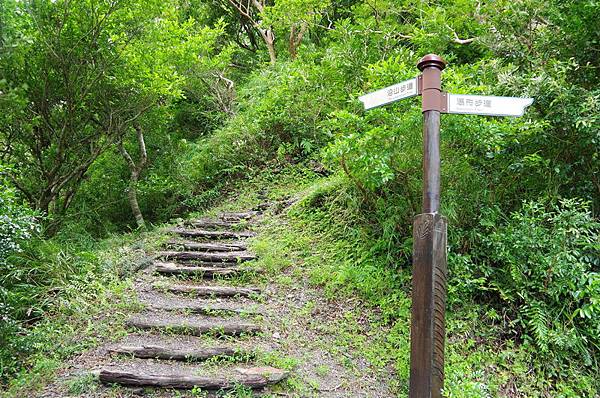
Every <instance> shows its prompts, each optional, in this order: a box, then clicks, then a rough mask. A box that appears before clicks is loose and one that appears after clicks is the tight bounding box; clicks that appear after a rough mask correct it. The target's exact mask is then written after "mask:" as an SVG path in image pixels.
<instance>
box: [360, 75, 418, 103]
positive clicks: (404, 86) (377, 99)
mask: <svg viewBox="0 0 600 398" xmlns="http://www.w3.org/2000/svg"><path fill="white" fill-rule="evenodd" d="M417 94H418V89H417V79H416V78H414V79H410V80H406V81H403V82H401V83H397V84H394V85H393V86H389V87H386V88H382V89H381V90H377V91H373V92H372V93H369V94H365V95H363V96H361V97H358V99H359V100H360V101H361V102H362V103H363V104H364V105H365V109H371V108H376V107H378V106H381V105H385V104H389V103H390V102H395V101H398V100H401V99H404V98H409V97H414V96H416V95H417Z"/></svg>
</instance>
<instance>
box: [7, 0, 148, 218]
mask: <svg viewBox="0 0 600 398" xmlns="http://www.w3.org/2000/svg"><path fill="white" fill-rule="evenodd" d="M14 8H15V9H16V10H17V11H18V12H19V13H20V15H21V18H20V21H21V24H22V25H21V27H20V28H21V30H22V32H23V33H22V37H23V38H22V40H21V42H20V43H19V44H20V45H19V46H12V47H11V48H10V50H9V51H7V53H6V54H3V56H2V58H1V59H0V71H1V72H2V76H3V78H4V79H5V81H6V85H7V93H9V94H10V98H8V97H7V94H6V95H5V96H4V97H5V99H8V100H7V102H8V105H9V112H11V115H12V116H11V118H10V119H6V118H5V119H4V120H2V121H3V122H4V125H3V126H2V129H0V142H1V143H2V145H3V148H2V149H3V152H2V156H3V160H4V161H7V162H9V163H12V164H15V165H16V166H18V167H19V171H18V173H17V172H11V173H9V176H10V178H11V180H12V182H13V183H14V185H15V186H16V187H17V188H18V189H19V190H20V191H21V192H22V193H23V194H24V196H25V197H26V198H27V199H28V200H29V201H30V202H31V204H32V205H33V207H34V208H35V209H37V210H40V211H41V212H43V213H46V214H53V215H55V216H58V218H59V217H60V216H61V215H63V214H64V213H65V212H66V210H67V209H68V207H69V206H70V204H71V202H72V200H73V198H74V196H75V194H76V192H77V189H78V187H79V185H80V183H81V181H82V180H83V179H84V178H85V173H86V171H87V170H88V168H89V167H90V165H91V164H92V163H93V162H94V160H95V159H96V158H97V157H98V156H99V155H100V154H102V153H103V152H104V151H106V150H107V149H108V148H110V147H111V146H112V145H114V144H115V143H116V142H118V141H119V139H120V138H121V137H122V135H123V134H124V132H125V131H126V130H127V128H128V126H130V125H131V124H132V123H134V122H135V121H136V120H137V119H138V118H139V117H140V116H141V115H143V114H144V112H146V111H147V110H148V109H150V108H151V107H152V105H153V103H154V101H153V99H152V98H151V97H152V95H150V94H148V93H140V92H135V88H132V87H127V86H125V85H123V84H121V81H120V79H121V76H122V75H123V71H125V70H127V65H126V63H125V62H124V59H123V57H122V55H123V53H124V50H125V49H127V47H128V46H130V45H131V43H133V42H135V41H136V40H137V39H138V38H139V37H140V36H141V34H142V32H143V31H144V25H146V24H147V23H148V22H149V21H151V20H152V19H153V18H155V17H156V16H157V15H159V11H160V2H158V1H155V2H140V1H136V0H111V1H105V2H95V1H91V0H90V1H76V2H75V1H70V0H57V1H49V0H44V1H33V0H32V1H26V2H18V3H15V6H14Z"/></svg>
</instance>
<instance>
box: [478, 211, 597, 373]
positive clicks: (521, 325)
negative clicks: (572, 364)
mask: <svg viewBox="0 0 600 398" xmlns="http://www.w3.org/2000/svg"><path fill="white" fill-rule="evenodd" d="M488 221H489V220H488ZM498 221H499V220H494V221H493V222H487V223H486V225H487V227H486V228H484V231H483V232H481V233H480V234H479V240H480V242H481V245H482V249H483V255H482V256H481V257H480V259H479V260H480V262H481V265H482V266H483V273H484V275H485V278H486V280H487V286H488V288H489V289H491V290H492V291H494V292H495V293H496V294H497V295H498V297H499V299H500V302H501V305H502V306H503V307H505V308H506V309H507V310H508V312H509V314H510V315H511V316H512V318H513V320H514V322H513V323H514V326H516V328H515V329H516V331H517V332H521V333H522V338H523V340H524V341H525V342H526V343H530V344H532V345H534V347H535V350H536V352H537V353H538V354H539V355H541V356H542V357H544V358H545V359H546V360H549V361H550V362H547V364H548V365H550V366H549V367H548V370H549V371H550V372H551V373H557V372H560V368H561V366H566V365H567V364H568V362H569V361H572V360H573V359H574V358H579V359H582V360H583V363H584V364H585V365H588V366H589V365H592V364H594V356H595V355H596V354H597V353H598V352H599V350H600V323H598V319H599V318H600V272H599V271H600V241H599V240H598V236H599V235H598V234H599V233H600V223H598V222H597V221H596V220H594V218H593V217H592V214H591V212H590V211H589V205H588V204H587V203H585V202H581V201H578V200H575V199H568V200H567V199H563V200H560V201H558V202H550V201H548V200H541V201H530V202H525V203H524V204H523V207H522V208H521V210H519V211H517V212H514V213H512V214H511V215H510V217H509V218H508V220H507V221H506V223H505V224H504V225H501V226H494V224H495V225H498V224H497V222H498ZM594 365H597V364H594ZM555 376H558V374H555Z"/></svg>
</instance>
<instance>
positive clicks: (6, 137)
mask: <svg viewBox="0 0 600 398" xmlns="http://www.w3.org/2000/svg"><path fill="white" fill-rule="evenodd" d="M599 20H600V3H599V2H598V1H596V0H579V1H575V0H571V1H569V0H551V1H545V0H544V1H542V0H497V1H489V2H484V1H475V0H437V1H420V0H396V1H394V0H339V1H338V0H324V1H316V0H275V1H272V0H252V1H237V0H144V1H141V0H102V1H97V0H77V1H73V0H1V2H0V186H1V190H0V299H1V300H0V368H1V371H0V380H1V382H2V383H9V382H10V380H11V379H13V378H14V377H15V375H18V374H20V373H21V374H22V372H28V371H29V370H30V369H31V367H32V366H33V365H32V363H33V362H32V361H31V360H30V359H31V358H34V357H35V355H36V353H38V352H40V351H41V350H43V348H42V347H43V345H44V344H43V339H44V338H45V337H46V336H47V335H46V334H41V335H40V334H39V333H36V332H35V330H36V329H35V325H37V324H39V323H40V322H46V320H47V318H48V317H49V314H50V315H51V314H53V313H54V312H53V308H56V303H57V302H59V301H60V300H61V297H62V296H63V295H65V294H71V293H72V291H71V290H70V288H68V287H69V286H79V287H81V286H84V285H85V286H88V285H89V284H90V283H91V281H95V280H98V279H97V278H100V277H99V276H98V275H101V274H103V273H106V272H111V271H112V270H110V269H105V268H103V267H102V266H99V265H98V264H99V263H98V261H96V259H95V257H94V250H95V249H96V248H97V246H98V245H99V244H100V243H99V242H102V241H103V239H105V238H107V237H108V236H113V237H114V236H115V234H122V233H125V232H128V231H132V230H135V231H138V232H136V233H139V231H142V230H144V229H145V228H150V227H151V226H152V225H158V224H160V223H163V222H166V221H168V220H170V219H172V218H174V217H179V216H184V215H185V214H187V213H189V212H191V211H200V210H202V209H205V208H207V207H209V206H211V205H212V204H213V203H215V202H216V201H218V200H219V198H221V197H222V195H223V194H224V193H226V192H228V191H230V190H231V189H232V188H231V186H232V184H234V183H235V181H244V180H246V179H248V178H252V177H253V176H255V175H257V174H260V173H264V172H265V171H268V172H269V173H272V175H273V176H274V177H273V178H276V176H277V173H281V172H283V171H284V170H287V169H289V168H295V169H298V168H302V169H304V170H306V175H310V177H307V178H311V179H315V180H318V179H327V181H329V183H327V184H321V186H320V188H319V189H318V190H315V192H313V194H312V196H311V197H310V198H309V199H310V200H308V201H307V202H306V204H305V206H306V209H305V212H307V213H308V214H324V216H323V217H324V218H334V219H335V222H333V221H332V222H331V223H329V222H325V221H324V220H323V219H321V221H320V222H321V224H320V225H322V227H323V228H333V227H334V226H333V225H334V224H335V226H336V227H337V228H341V227H340V225H346V226H347V227H351V228H356V229H357V230H359V231H360V233H359V234H357V235H356V238H355V239H356V240H357V241H358V240H360V241H361V242H362V247H368V249H365V251H364V252H363V253H361V254H360V255H355V254H351V253H350V251H351V250H350V249H348V248H349V247H351V246H348V247H346V252H344V253H341V254H340V256H346V257H345V258H346V259H354V262H353V266H354V267H356V268H357V269H359V270H355V271H353V272H354V274H353V275H354V277H355V280H354V281H353V282H348V280H345V281H344V282H340V285H342V284H344V283H354V284H355V285H356V286H357V290H358V291H359V292H361V294H362V295H363V296H364V297H366V298H367V299H368V300H371V302H374V303H376V304H377V305H378V306H379V307H380V308H381V309H382V310H383V311H384V313H385V316H386V317H387V319H388V322H389V323H390V324H394V322H396V317H395V314H394V308H395V307H394V305H395V303H394V298H393V297H392V296H390V294H389V293H390V289H391V288H392V287H393V286H396V288H397V287H398V286H401V287H402V289H408V283H407V281H406V278H400V277H398V278H396V279H391V280H389V278H388V279H386V280H385V281H386V282H385V284H383V285H381V286H380V285H378V286H377V287H376V288H373V287H372V286H371V287H366V286H364V285H361V284H366V283H367V282H365V281H368V280H371V281H372V280H373V277H372V276H373V275H378V274H381V275H388V273H387V272H389V271H390V270H391V271H393V272H394V273H396V274H398V275H401V274H402V270H407V269H410V248H411V233H410V231H411V223H412V218H413V216H414V215H415V214H417V213H419V211H420V208H419V206H420V205H419V203H420V200H419V198H420V184H421V172H420V168H421V161H420V159H421V111H420V106H419V101H417V100H406V101H402V102H399V103H396V104H394V105H392V106H388V107H386V108H380V109H377V110H373V111H370V112H368V113H365V112H364V111H363V110H362V108H361V104H360V102H359V101H358V100H357V97H358V96H360V95H362V94H364V93H366V92H370V91H373V90H375V89H379V88H382V87H385V86H387V85H389V84H393V83H396V82H399V81H402V80H405V79H408V78H412V77H414V76H415V75H417V74H418V71H417V69H416V67H415V65H416V62H417V60H418V59H419V58H420V57H421V56H423V55H425V54H427V53H436V54H440V55H442V56H443V57H444V58H445V59H446V60H447V61H448V62H449V66H448V67H447V69H446V70H445V71H444V73H443V80H442V81H443V86H444V89H445V90H447V91H451V92H454V93H469V94H490V95H507V96H531V97H533V98H534V99H535V102H534V104H533V106H532V107H530V108H529V109H528V111H527V113H526V115H525V116H524V117H522V118H491V117H477V116H463V115H459V116H452V115H445V116H443V121H442V158H443V166H442V174H443V182H442V183H443V199H442V212H443V214H445V215H447V216H448V218H449V220H450V225H451V229H450V236H449V245H450V253H449V267H450V274H451V280H450V282H449V285H450V301H449V306H450V307H451V311H454V312H455V313H463V314H466V313H471V314H473V315H472V316H473V318H477V317H481V316H482V315H481V314H483V313H485V317H484V318H485V319H487V320H488V321H489V324H494V325H496V328H495V329H494V331H495V332H494V333H495V335H494V336H495V338H497V340H496V341H498V342H499V343H498V344H508V343H507V342H510V344H517V345H518V346H520V347H522V348H523V349H524V350H525V352H526V353H527V355H529V356H530V357H531V358H530V359H529V360H528V362H527V363H528V364H529V365H528V366H530V369H533V370H532V373H531V378H532V379H535V380H537V381H536V383H537V384H535V385H536V388H534V389H533V390H535V391H538V392H539V394H540V396H542V395H541V394H542V392H541V391H544V394H547V395H543V396H554V397H557V396H569V397H571V396H572V397H575V396H594V391H596V393H597V391H598V388H600V384H598V383H599V382H598V380H597V375H598V374H599V372H600V364H599V363H598V361H599V359H600V356H599V355H600V322H599V319H600V242H599V238H598V232H599V231H600V224H599V222H598V214H599V211H600V158H599V147H600V28H599V27H600V26H599V24H598V21H599ZM347 239H351V238H347ZM361 267H364V268H361ZM382 270H385V271H382ZM361 272H362V273H363V274H361ZM364 275H371V279H369V278H365V277H364ZM386 278H387V276H386ZM100 280H101V279H100ZM76 290H77V289H76ZM476 308H477V309H476ZM482 309H484V310H482ZM478 311H479V312H478ZM403 327H406V325H404V326H403ZM506 361H507V363H510V360H509V359H506ZM520 371H523V370H515V372H520ZM594 375H596V377H594ZM533 390H532V391H533ZM468 391H471V390H468V389H465V390H464V394H465V395H464V396H482V397H483V396H489V395H486V394H487V393H484V392H482V393H472V394H473V395H467V394H468ZM456 394H457V393H456ZM531 394H532V395H529V396H534V393H533V392H532V393H531ZM453 396H462V395H453ZM536 396H537V395H536ZM595 396H597V395H595Z"/></svg>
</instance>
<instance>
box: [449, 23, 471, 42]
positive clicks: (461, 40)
mask: <svg viewBox="0 0 600 398" xmlns="http://www.w3.org/2000/svg"><path fill="white" fill-rule="evenodd" d="M446 27H447V28H448V29H450V30H451V31H452V35H453V36H454V40H453V42H454V43H457V44H469V43H472V42H474V41H475V38H474V37H471V38H470V39H461V38H459V37H458V34H457V33H456V31H455V30H454V29H452V28H451V27H450V25H446Z"/></svg>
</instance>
